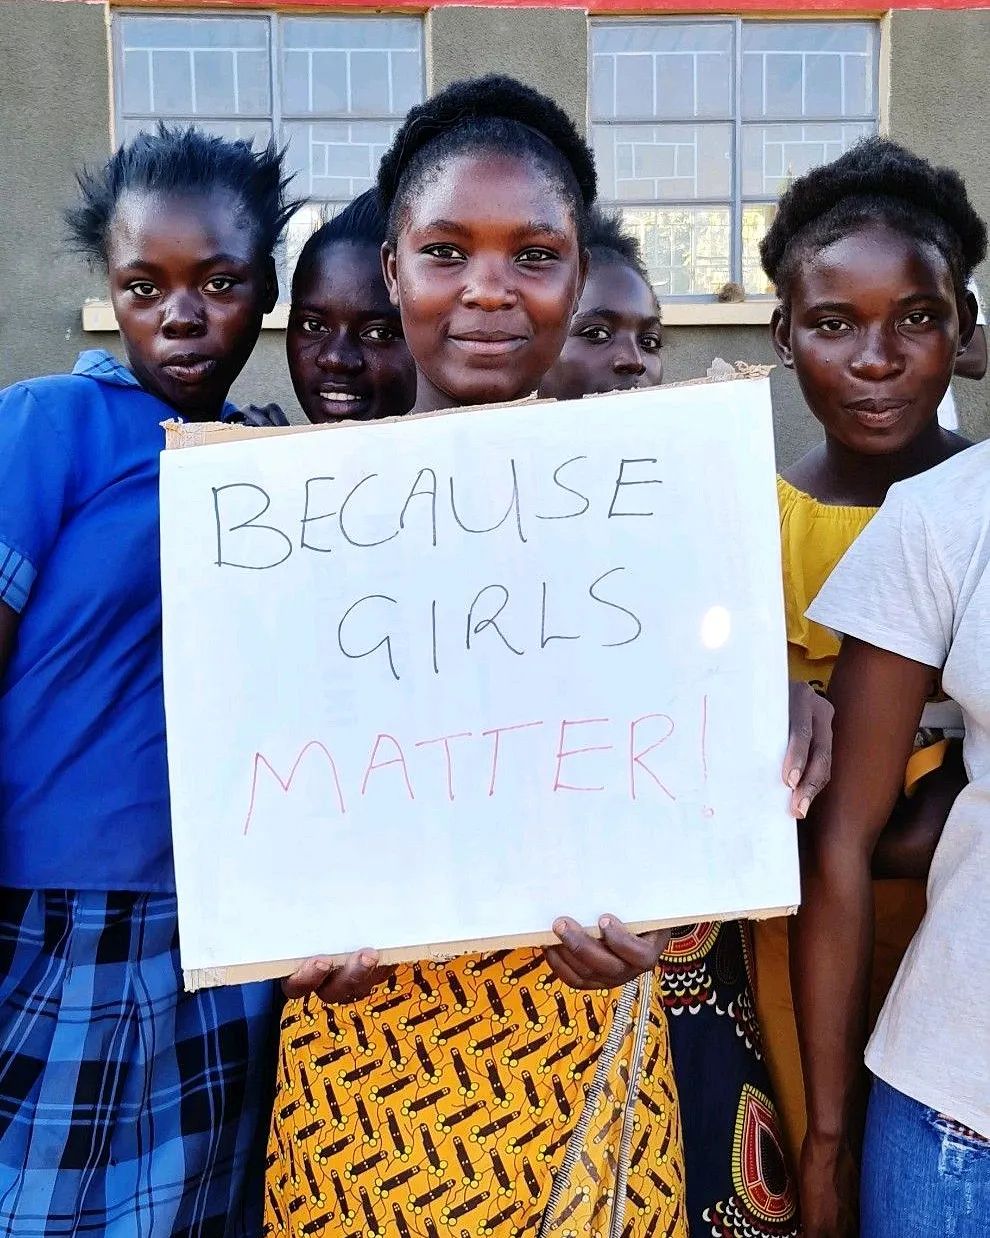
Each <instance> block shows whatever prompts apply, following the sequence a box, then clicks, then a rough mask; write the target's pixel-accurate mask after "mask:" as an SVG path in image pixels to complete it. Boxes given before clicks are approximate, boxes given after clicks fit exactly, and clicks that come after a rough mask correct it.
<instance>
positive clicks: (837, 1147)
mask: <svg viewBox="0 0 990 1238" xmlns="http://www.w3.org/2000/svg"><path fill="white" fill-rule="evenodd" d="M931 677H932V671H931V668H930V667H927V666H923V665H921V664H920V663H917V662H912V661H910V660H909V659H907V658H902V657H899V656H898V655H897V654H892V653H886V652H884V651H882V650H879V649H875V648H873V647H872V646H870V645H866V644H863V643H862V642H860V641H856V640H851V639H849V638H847V639H846V640H845V641H844V642H843V647H842V652H841V654H840V656H839V660H838V663H837V665H836V668H835V672H834V674H833V676H832V681H831V687H830V692H829V695H830V697H831V700H832V703H833V704H834V706H835V720H834V743H833V764H832V780H831V782H830V783H829V785H828V787H827V788H826V789H825V791H824V792H823V793H822V795H821V796H820V797H819V799H818V800H817V801H816V804H815V808H814V811H813V817H814V820H813V821H812V822H811V826H810V828H808V829H802V830H801V831H800V835H799V837H800V842H801V877H802V886H803V890H802V896H803V902H802V907H801V911H800V913H799V915H798V916H797V918H796V921H795V923H794V925H793V926H792V950H791V982H792V986H793V989H794V995H795V1004H796V1007H797V1015H798V1033H799V1039H800V1043H801V1059H802V1065H803V1067H804V1077H805V1091H806V1094H807V1104H808V1135H807V1138H806V1140H805V1145H804V1150H803V1152H802V1157H801V1171H800V1186H801V1205H802V1214H803V1219H804V1224H805V1235H806V1238H837V1236H838V1235H845V1234H853V1233H855V1232H856V1221H855V1215H856V1201H855V1188H854V1181H855V1173H854V1166H855V1163H856V1160H857V1154H856V1151H855V1149H856V1147H857V1144H858V1142H859V1127H860V1122H861V1102H862V1095H861V1084H862V1080H863V1049H864V1046H865V1043H866V1027H867V1009H868V999H869V984H870V966H871V960H872V954H873V895H872V889H871V878H870V864H871V861H872V858H873V851H874V848H875V846H876V842H877V839H878V837H879V836H880V832H881V830H882V829H883V827H884V825H885V824H886V822H887V820H888V818H889V817H890V814H891V811H892V809H893V807H894V805H895V803H896V802H897V798H898V795H899V793H900V790H901V786H902V781H903V777H904V767H905V764H906V762H907V759H908V756H909V755H910V752H911V749H912V745H913V743H914V737H915V733H916V731H917V727H918V722H919V719H920V717H921V711H922V709H923V707H924V702H925V697H926V695H927V693H928V690H929V687H930V684H931Z"/></svg>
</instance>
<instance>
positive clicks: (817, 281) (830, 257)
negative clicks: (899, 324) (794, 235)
mask: <svg viewBox="0 0 990 1238" xmlns="http://www.w3.org/2000/svg"><path fill="white" fill-rule="evenodd" d="M921 293H929V294H932V295H937V296H943V297H946V298H948V299H954V285H953V280H952V272H951V271H950V270H949V264H948V263H947V262H946V260H945V258H944V256H943V255H942V253H941V252H940V251H939V249H938V248H937V247H936V246H935V245H933V244H931V243H930V242H927V241H922V240H919V239H918V238H917V237H912V236H907V235H906V234H905V233H904V232H901V231H899V230H898V229H896V228H890V227H887V226H886V225H884V224H881V223H877V224H868V225H864V226H863V227H860V228H857V229H856V230H855V231H854V232H850V233H849V234H848V235H847V236H843V237H840V238H839V239H838V240H836V241H833V242H832V243H831V244H830V245H826V246H825V247H824V248H823V249H820V250H818V251H817V252H816V253H813V254H810V255H808V256H807V258H806V259H805V260H804V261H802V262H799V263H798V267H797V270H796V272H795V279H794V283H793V289H792V297H793V296H794V295H797V296H798V297H800V299H802V300H818V299H821V298H823V297H831V298H836V299H840V298H841V299H842V300H844V301H849V300H854V299H855V300H870V299H877V298H879V297H887V298H888V299H901V298H904V297H906V296H909V295H913V294H921Z"/></svg>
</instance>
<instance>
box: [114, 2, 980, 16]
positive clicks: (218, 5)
mask: <svg viewBox="0 0 990 1238" xmlns="http://www.w3.org/2000/svg"><path fill="white" fill-rule="evenodd" d="M110 3H111V6H112V7H115V8H143V7H147V8H156V9H164V8H184V9H266V10H269V11H270V10H272V9H278V10H279V11H293V10H300V9H302V10H305V9H309V10H319V11H323V12H325V11H327V10H328V9H329V10H332V9H360V10H363V11H364V12H366V13H368V12H372V13H374V12H377V13H395V12H413V13H422V12H425V11H426V10H427V9H431V8H456V7H462V8H463V7H466V6H468V5H471V6H474V7H484V8H500V9H502V8H504V9H516V8H547V9H583V10H584V11H586V12H588V13H614V14H616V15H617V16H618V15H624V16H630V17H636V16H639V17H643V16H649V17H654V16H659V15H662V14H669V13H703V14H706V15H710V14H713V13H717V14H725V15H726V16H730V17H731V16H735V15H736V14H739V13H756V14H762V15H765V16H774V17H779V16H782V15H786V16H789V17H800V18H808V17H812V18H813V17H816V16H821V17H829V16H831V15H833V14H835V13H842V14H845V15H849V14H856V15H858V16H864V17H876V16H878V15H879V14H882V13H885V12H887V11H888V10H890V9H932V10H943V9H944V10H948V9H954V10H956V11H959V10H963V9H988V8H990V0H886V2H885V3H882V4H873V5H871V4H870V3H869V0H865V2H864V0H814V3H813V4H812V5H805V4H801V3H799V0H790V3H787V2H786V0H730V2H728V3H727V2H726V0H640V2H639V3H636V2H635V0H584V3H577V2H576V0H484V3H483V4H479V0H425V2H424V0H389V3H387V4H380V5H375V4H374V3H369V0H110Z"/></svg>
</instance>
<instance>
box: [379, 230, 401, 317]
mask: <svg viewBox="0 0 990 1238" xmlns="http://www.w3.org/2000/svg"><path fill="white" fill-rule="evenodd" d="M382 275H383V276H384V278H385V287H386V288H387V289H388V299H389V300H390V301H391V302H392V304H393V305H394V306H395V308H396V309H398V308H399V272H398V267H397V266H396V260H395V250H394V249H393V248H392V246H391V245H390V244H389V243H388V241H386V242H385V244H384V245H383V246H382Z"/></svg>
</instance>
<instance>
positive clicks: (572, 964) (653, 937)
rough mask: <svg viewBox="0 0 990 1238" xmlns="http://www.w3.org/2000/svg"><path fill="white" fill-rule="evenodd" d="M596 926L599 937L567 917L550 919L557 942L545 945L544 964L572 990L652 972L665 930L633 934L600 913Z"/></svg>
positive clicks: (666, 935) (617, 984) (611, 984)
mask: <svg viewBox="0 0 990 1238" xmlns="http://www.w3.org/2000/svg"><path fill="white" fill-rule="evenodd" d="M598 927H599V929H600V930H601V937H600V938H597V937H593V936H592V935H591V934H590V933H589V932H587V931H586V930H585V929H583V928H582V927H581V926H580V924H578V922H577V921H576V920H572V919H571V918H570V917H569V916H561V917H560V918H559V919H558V920H555V921H554V925H553V931H554V934H555V935H556V936H557V938H558V939H559V941H560V943H561V944H560V945H559V946H550V947H548V948H547V951H546V958H547V963H548V964H549V966H550V969H551V971H552V972H553V973H554V975H555V976H557V978H558V979H560V980H563V982H564V983H565V984H567V985H570V987H571V988H572V989H615V988H621V987H622V985H624V984H626V983H628V981H630V980H634V979H635V978H636V977H637V976H641V975H642V974H643V973H644V972H648V971H652V970H653V968H654V967H656V965H657V962H658V961H659V959H660V955H661V954H662V953H663V950H664V948H665V946H666V945H667V942H668V941H669V940H670V931H669V930H668V929H658V930H656V931H655V932H651V933H644V934H642V936H637V935H636V934H635V933H630V932H629V930H628V929H627V928H626V927H625V925H624V924H623V923H622V922H621V920H618V919H617V918H616V917H615V916H611V915H605V916H602V917H601V919H600V920H599V921H598Z"/></svg>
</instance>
